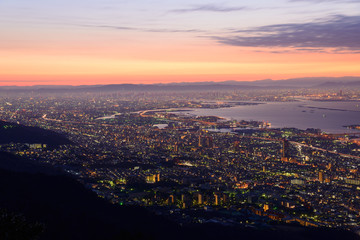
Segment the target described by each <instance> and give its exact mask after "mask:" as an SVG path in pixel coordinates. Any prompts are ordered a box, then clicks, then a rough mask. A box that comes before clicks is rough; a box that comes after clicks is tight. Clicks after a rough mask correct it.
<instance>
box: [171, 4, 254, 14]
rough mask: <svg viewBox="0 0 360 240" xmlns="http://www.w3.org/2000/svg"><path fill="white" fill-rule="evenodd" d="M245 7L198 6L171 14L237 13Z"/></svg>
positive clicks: (175, 10)
mask: <svg viewBox="0 0 360 240" xmlns="http://www.w3.org/2000/svg"><path fill="white" fill-rule="evenodd" d="M248 9H249V8H247V7H224V6H219V5H212V4H207V5H198V6H194V7H190V8H182V9H174V10H171V12H176V13H189V12H237V11H244V10H248Z"/></svg>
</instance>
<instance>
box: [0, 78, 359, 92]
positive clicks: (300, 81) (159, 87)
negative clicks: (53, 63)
mask: <svg viewBox="0 0 360 240" xmlns="http://www.w3.org/2000/svg"><path fill="white" fill-rule="evenodd" d="M347 87H360V77H338V78H333V77H310V78H293V79H286V80H271V79H265V80H258V81H234V80H230V81H223V82H181V83H169V84H109V85H81V86H70V85H35V86H27V87H19V86H3V87H0V93H19V92H33V93H83V92H85V93H86V92H91V93H95V92H116V91H219V90H256V89H286V88H347Z"/></svg>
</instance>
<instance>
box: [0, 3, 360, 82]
mask: <svg viewBox="0 0 360 240" xmlns="http://www.w3.org/2000/svg"><path fill="white" fill-rule="evenodd" d="M341 76H360V1H359V0H256V1H243V0H237V1H209V0H191V1H190V0H181V1H178V0H166V1H165V0H131V1H130V0H129V1H127V0H56V1H55V0H8V1H7V0H5V1H4V0H0V85H7V86H9V85H91V84H121V83H145V84H151V83H170V82H189V81H192V82H194V81H226V80H237V81H253V80H261V79H274V80H281V79H288V78H302V77H341Z"/></svg>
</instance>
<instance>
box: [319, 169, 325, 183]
mask: <svg viewBox="0 0 360 240" xmlns="http://www.w3.org/2000/svg"><path fill="white" fill-rule="evenodd" d="M319 182H324V172H323V171H319Z"/></svg>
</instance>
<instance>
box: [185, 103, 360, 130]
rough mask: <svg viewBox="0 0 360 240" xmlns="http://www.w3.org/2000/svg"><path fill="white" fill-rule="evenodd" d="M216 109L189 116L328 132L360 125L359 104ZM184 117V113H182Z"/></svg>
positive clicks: (191, 112)
mask: <svg viewBox="0 0 360 240" xmlns="http://www.w3.org/2000/svg"><path fill="white" fill-rule="evenodd" d="M251 103H257V105H239V106H234V107H227V108H217V109H205V108H197V109H191V110H190V109H188V110H190V111H189V112H187V113H186V114H191V115H196V116H218V117H222V118H225V119H228V120H247V121H248V120H254V121H265V122H269V123H271V127H272V128H286V127H290V128H299V129H307V128H317V129H321V130H322V131H323V132H327V133H353V132H360V131H358V130H355V129H347V128H346V127H344V126H348V125H357V124H358V125H360V101H311V100H297V101H293V102H251ZM183 114H184V113H183Z"/></svg>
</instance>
